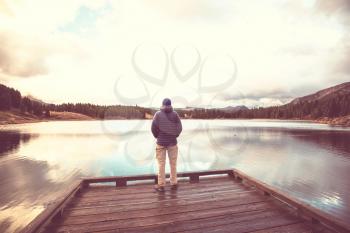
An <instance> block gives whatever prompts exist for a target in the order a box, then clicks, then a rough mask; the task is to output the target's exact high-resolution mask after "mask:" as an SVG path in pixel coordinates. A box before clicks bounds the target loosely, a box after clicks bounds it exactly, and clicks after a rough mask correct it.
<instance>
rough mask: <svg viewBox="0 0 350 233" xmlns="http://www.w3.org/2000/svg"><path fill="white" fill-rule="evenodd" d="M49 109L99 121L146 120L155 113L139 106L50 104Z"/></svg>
mask: <svg viewBox="0 0 350 233" xmlns="http://www.w3.org/2000/svg"><path fill="white" fill-rule="evenodd" d="M48 109H49V110H50V111H56V112H64V111H67V112H75V113H80V114H84V115H87V116H90V117H93V118H98V119H115V118H125V119H144V118H145V117H146V114H153V113H154V111H153V110H151V109H148V108H143V107H139V106H124V105H109V106H107V105H106V106H101V105H95V104H85V103H77V104H71V103H68V104H59V105H54V104H49V105H48Z"/></svg>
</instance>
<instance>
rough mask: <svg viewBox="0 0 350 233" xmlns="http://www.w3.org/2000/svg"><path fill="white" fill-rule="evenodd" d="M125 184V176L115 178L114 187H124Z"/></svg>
mask: <svg viewBox="0 0 350 233" xmlns="http://www.w3.org/2000/svg"><path fill="white" fill-rule="evenodd" d="M126 184H127V181H126V179H125V178H117V180H116V181H115V186H116V187H125V186H126Z"/></svg>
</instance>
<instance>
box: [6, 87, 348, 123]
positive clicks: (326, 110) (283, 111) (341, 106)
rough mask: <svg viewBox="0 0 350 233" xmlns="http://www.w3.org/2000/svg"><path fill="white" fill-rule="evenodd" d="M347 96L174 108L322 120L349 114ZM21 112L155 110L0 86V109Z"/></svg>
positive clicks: (191, 113)
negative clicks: (56, 100)
mask: <svg viewBox="0 0 350 233" xmlns="http://www.w3.org/2000/svg"><path fill="white" fill-rule="evenodd" d="M349 103H350V94H349V93H348V92H339V93H334V94H332V95H331V96H328V97H327V98H323V99H321V100H314V101H301V102H298V103H289V104H286V105H282V106H274V107H267V108H253V109H238V110H235V111H225V110H223V109H204V108H195V109H176V111H177V112H178V113H179V115H180V117H181V118H193V119H215V118H224V119H232V118H243V119H244V118H246V119H252V118H265V119H317V118H321V117H340V116H347V115H350V104H349ZM13 108H14V109H20V111H21V112H29V113H32V114H35V115H37V116H46V117H48V116H50V111H57V112H65V111H66V112H75V113H80V114H84V115H87V116H90V117H93V118H96V119H115V118H125V119H144V118H146V117H147V116H151V115H153V114H154V113H155V111H156V110H155V109H151V108H144V107H139V106H123V105H112V106H107V105H105V106H101V105H94V104H85V103H77V104H71V103H67V104H58V105H55V104H45V103H42V102H39V101H35V100H33V99H29V98H28V97H22V95H21V93H20V92H19V91H17V90H15V89H13V88H9V87H6V86H4V85H1V84H0V110H10V109H13Z"/></svg>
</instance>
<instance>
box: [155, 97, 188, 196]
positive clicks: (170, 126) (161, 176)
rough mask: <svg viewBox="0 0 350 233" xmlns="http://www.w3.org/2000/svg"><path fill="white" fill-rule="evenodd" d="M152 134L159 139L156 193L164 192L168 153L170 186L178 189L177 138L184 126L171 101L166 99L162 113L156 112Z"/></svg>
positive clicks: (157, 146)
mask: <svg viewBox="0 0 350 233" xmlns="http://www.w3.org/2000/svg"><path fill="white" fill-rule="evenodd" d="M151 129H152V134H153V136H154V137H155V138H156V139H157V145H156V157H157V161H158V184H157V185H156V186H155V189H156V191H158V192H164V186H165V183H166V180H165V161H166V152H168V157H169V162H170V184H171V189H172V190H176V189H177V174H176V162H177V154H178V148H177V140H176V138H177V137H178V136H179V135H180V133H181V131H182V124H181V120H180V117H179V115H178V114H177V113H176V112H175V111H174V110H173V107H172V106H171V100H170V99H168V98H165V99H164V100H163V103H162V107H161V109H160V111H158V112H156V114H155V115H154V117H153V121H152V128H151Z"/></svg>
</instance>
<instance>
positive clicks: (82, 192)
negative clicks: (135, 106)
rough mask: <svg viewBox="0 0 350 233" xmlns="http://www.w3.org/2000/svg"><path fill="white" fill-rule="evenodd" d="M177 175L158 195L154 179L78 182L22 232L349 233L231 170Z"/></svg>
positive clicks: (326, 217) (320, 214)
mask: <svg viewBox="0 0 350 233" xmlns="http://www.w3.org/2000/svg"><path fill="white" fill-rule="evenodd" d="M178 176H179V177H180V178H181V177H182V180H180V181H179V188H178V190H176V191H172V190H170V188H169V187H167V188H166V191H165V192H164V193H157V192H156V191H154V189H153V185H154V183H155V182H157V177H156V176H155V175H143V176H127V177H100V178H87V179H82V180H80V181H78V182H77V183H76V184H74V185H73V186H72V187H71V188H70V189H67V192H66V193H65V194H64V195H63V196H62V198H61V199H60V200H57V202H56V203H55V204H54V205H50V206H49V207H48V208H47V209H46V210H45V211H44V212H43V213H41V214H40V215H39V216H38V217H37V218H36V219H34V220H33V222H31V223H30V224H29V225H28V226H27V227H26V228H25V229H24V231H23V232H25V233H33V232H40V233H41V232H50V233H51V232H142V233H147V232H255V233H263V232H264V233H267V232H270V233H274V232H291V233H297V232H325V233H326V232H341V233H342V232H350V230H349V229H350V228H349V227H348V226H347V225H345V224H344V223H342V222H340V221H339V220H338V219H336V218H334V217H332V216H329V215H328V214H326V213H323V212H321V211H319V210H317V209H315V208H313V207H311V206H309V205H306V204H304V203H301V202H299V201H297V200H295V199H293V198H291V197H289V196H288V195H286V194H282V193H281V192H279V191H277V190H275V189H274V188H272V187H270V186H269V185H267V184H265V183H262V182H260V181H257V180H256V179H254V178H252V177H249V176H247V175H245V174H243V173H242V172H240V171H237V170H218V171H203V172H188V173H180V174H179V175H178ZM106 182H113V183H114V184H115V185H113V186H111V185H109V186H107V185H100V184H101V183H106ZM135 182H137V183H135ZM95 183H99V185H95Z"/></svg>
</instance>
